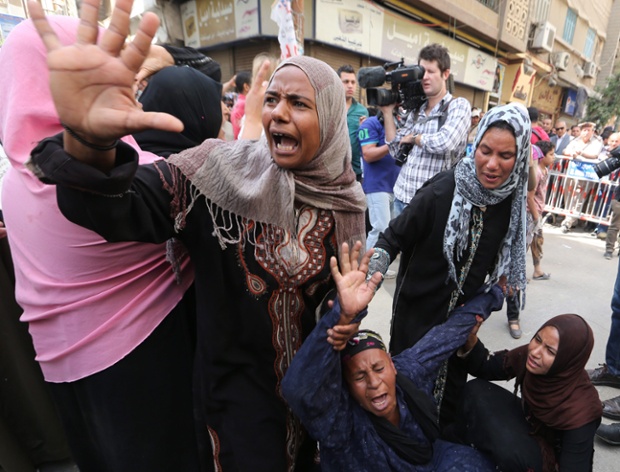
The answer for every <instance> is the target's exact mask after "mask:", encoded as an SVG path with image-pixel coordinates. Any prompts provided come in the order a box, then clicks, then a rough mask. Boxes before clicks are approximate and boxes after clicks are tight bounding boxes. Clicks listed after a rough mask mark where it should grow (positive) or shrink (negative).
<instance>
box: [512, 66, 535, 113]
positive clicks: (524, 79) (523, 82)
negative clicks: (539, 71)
mask: <svg viewBox="0 0 620 472" xmlns="http://www.w3.org/2000/svg"><path fill="white" fill-rule="evenodd" d="M534 77H536V72H535V71H534V72H533V73H532V74H531V75H527V74H526V73H525V71H524V69H523V63H519V64H511V65H509V66H507V67H506V76H505V78H504V80H505V81H506V82H507V83H508V84H510V83H512V87H511V88H510V90H509V92H510V96H509V97H508V99H507V100H506V101H507V102H520V103H523V104H524V105H525V106H528V105H529V97H530V94H531V92H532V86H533V84H534Z"/></svg>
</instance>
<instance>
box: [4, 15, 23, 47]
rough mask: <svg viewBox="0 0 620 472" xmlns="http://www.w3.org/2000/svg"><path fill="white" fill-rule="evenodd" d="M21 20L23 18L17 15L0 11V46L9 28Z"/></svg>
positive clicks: (9, 30)
mask: <svg viewBox="0 0 620 472" xmlns="http://www.w3.org/2000/svg"><path fill="white" fill-rule="evenodd" d="M22 21H24V19H23V18H20V17H19V16H13V15H5V14H4V13H0V46H2V44H3V43H4V41H5V40H6V37H7V36H8V35H9V33H10V32H11V30H12V29H13V28H15V27H16V26H17V25H18V24H20V23H21V22H22Z"/></svg>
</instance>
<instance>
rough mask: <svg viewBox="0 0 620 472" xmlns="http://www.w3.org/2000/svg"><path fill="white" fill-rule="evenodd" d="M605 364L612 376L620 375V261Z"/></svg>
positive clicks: (612, 302)
mask: <svg viewBox="0 0 620 472" xmlns="http://www.w3.org/2000/svg"><path fill="white" fill-rule="evenodd" d="M605 363H606V364H607V369H608V370H609V372H610V373H611V374H613V375H620V261H619V262H618V273H617V274H616V284H615V285H614V294H613V296H612V297H611V328H610V330H609V339H607V348H606V349H605Z"/></svg>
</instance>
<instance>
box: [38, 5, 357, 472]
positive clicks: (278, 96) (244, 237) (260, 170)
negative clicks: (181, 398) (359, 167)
mask: <svg viewBox="0 0 620 472" xmlns="http://www.w3.org/2000/svg"><path fill="white" fill-rule="evenodd" d="M84 5H85V6H83V10H82V23H81V25H80V27H79V30H78V42H77V43H76V44H75V45H72V46H68V47H60V45H59V44H58V42H57V41H56V40H55V39H54V35H53V34H52V33H51V32H50V31H49V28H48V26H47V22H46V20H45V18H44V17H43V15H42V14H41V12H40V10H39V11H38V12H34V13H33V18H34V19H35V22H36V24H37V29H38V30H39V32H40V34H41V36H42V38H43V39H44V41H45V43H46V45H47V48H48V50H49V58H48V63H49V67H50V77H51V79H50V80H51V89H52V94H53V96H54V101H55V104H56V107H57V109H58V113H59V115H60V118H61V120H63V122H64V123H65V125H67V126H68V128H69V129H70V130H71V131H66V132H65V133H64V135H62V136H54V137H50V138H48V139H46V140H43V141H42V142H41V143H40V144H39V145H38V146H37V148H36V149H35V150H34V151H33V153H32V160H33V162H32V165H33V168H34V169H35V170H36V172H37V174H38V175H44V176H45V178H46V179H47V181H48V182H52V183H55V184H57V195H58V203H59V206H60V209H61V211H62V212H63V214H64V215H65V216H66V217H67V218H68V219H70V220H71V221H73V222H75V223H77V224H79V225H82V226H85V227H87V228H90V229H93V230H95V231H96V232H98V233H99V234H101V235H102V236H104V237H105V238H106V239H107V240H109V241H121V240H122V241H126V240H133V241H144V242H162V241H166V240H167V239H169V238H171V237H176V238H178V239H179V240H181V241H182V242H183V243H184V245H185V246H186V248H187V250H188V252H189V254H190V257H191V259H192V262H193V264H194V267H195V271H196V293H197V323H198V339H197V350H198V354H197V360H196V362H197V366H196V376H195V381H196V384H195V391H196V401H197V404H196V408H197V415H198V417H197V421H198V431H199V434H201V435H202V436H201V437H200V438H199V441H200V443H201V444H202V445H204V446H205V450H204V453H205V455H204V456H203V457H204V459H205V462H204V464H205V466H212V465H213V464H214V463H215V464H217V465H218V466H221V467H222V468H223V470H252V471H262V470H264V471H269V472H271V471H274V470H291V471H292V470H294V469H297V470H307V469H308V468H309V467H312V464H313V463H314V456H315V447H314V442H313V441H312V440H310V438H309V437H308V435H307V434H306V433H305V431H304V429H303V428H302V426H301V424H300V422H299V420H298V419H297V418H296V417H295V416H294V415H293V413H292V412H291V411H290V409H288V407H287V405H286V403H285V402H284V400H283V398H282V394H281V381H282V378H283V377H284V374H285V373H286V370H287V369H288V366H289V365H290V362H291V360H292V358H293V356H294V355H295V354H296V352H297V351H298V349H299V348H300V346H301V344H302V342H303V340H304V339H305V338H306V336H307V335H308V334H309V333H310V331H311V330H312V328H313V327H314V325H315V324H316V319H317V308H318V307H319V306H320V305H321V303H322V302H323V300H324V298H325V296H326V294H327V293H328V292H330V290H331V289H332V288H333V287H334V279H333V277H332V276H331V274H330V267H329V260H330V258H331V257H332V256H335V255H337V254H338V251H339V248H340V247H341V245H342V243H344V242H349V243H352V242H354V241H357V240H363V238H364V232H365V228H364V208H365V206H364V195H363V192H362V190H361V187H360V186H359V184H358V183H357V182H356V181H355V175H354V173H353V170H352V168H351V163H350V162H351V151H350V148H349V142H348V139H346V137H347V131H346V129H347V128H346V126H347V125H346V108H345V97H344V91H343V89H342V85H341V83H340V80H339V79H338V76H337V75H336V73H335V72H334V71H333V69H332V68H331V67H329V66H328V65H327V64H325V63H323V62H321V61H318V60H316V59H312V58H308V57H297V58H293V59H290V60H288V61H285V62H283V63H282V64H280V65H279V67H278V69H277V70H276V71H275V73H274V75H273V76H272V78H271V80H270V82H269V85H268V86H267V90H266V92H265V100H264V104H263V108H262V124H263V128H264V131H265V137H264V138H261V139H260V140H258V141H236V142H231V143H225V142H222V141H219V140H207V141H205V142H204V143H203V144H202V145H200V146H198V147H196V148H193V149H191V150H187V151H184V152H182V153H180V154H176V155H173V156H171V157H170V158H169V159H168V160H167V161H159V162H157V163H155V164H154V165H147V166H138V165H137V161H136V159H135V154H134V152H133V150H132V149H129V148H128V147H127V146H126V145H125V144H124V143H122V142H121V143H118V144H116V140H117V139H118V138H119V137H121V136H122V135H123V134H125V133H130V132H131V133H133V132H135V131H137V130H139V129H146V128H157V129H163V130H168V131H179V130H180V126H179V123H178V121H177V120H176V119H174V118H172V117H170V116H168V115H163V114H153V113H145V112H143V111H141V110H140V109H139V107H138V106H137V105H136V104H135V102H134V101H133V95H132V91H131V87H132V84H133V75H134V74H135V73H136V71H137V70H138V69H139V67H140V62H141V61H142V60H144V57H145V56H146V54H147V52H148V45H149V43H150V38H151V37H152V35H153V34H154V32H155V29H156V26H157V19H156V18H154V17H153V16H152V15H150V14H146V15H145V16H144V17H143V19H142V22H141V25H140V27H139V31H138V33H137V34H136V36H135V39H134V40H133V41H132V42H131V43H129V44H128V45H127V46H125V47H124V48H123V41H124V37H125V35H126V34H127V29H128V24H129V13H128V12H129V10H130V6H131V2H130V1H127V0H120V1H119V2H118V3H117V5H116V8H115V10H114V13H113V15H112V21H111V24H110V28H109V29H108V31H107V32H105V33H104V34H103V35H102V36H101V40H100V42H99V44H98V45H95V44H94V43H95V40H96V36H97V35H96V34H93V32H92V26H91V25H94V22H95V18H96V6H97V2H93V1H92V0H88V2H85V4H84ZM36 8H38V7H36V6H35V9H36ZM63 87H64V88H63ZM61 88H63V89H61ZM65 90H71V93H66V91H65ZM78 108H79V109H78ZM80 189H89V192H85V191H81V190H80ZM111 196H114V197H115V198H110V197H111ZM347 328H348V329H351V330H353V329H355V327H350V326H347V327H343V328H342V329H347ZM339 329H340V328H339ZM208 444H213V446H214V451H213V455H214V456H213V457H211V456H208V454H209V453H210V448H209V447H207V445H208Z"/></svg>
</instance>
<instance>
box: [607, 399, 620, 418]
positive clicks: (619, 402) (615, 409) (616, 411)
mask: <svg viewBox="0 0 620 472" xmlns="http://www.w3.org/2000/svg"><path fill="white" fill-rule="evenodd" d="M603 416H604V417H605V418H611V419H612V420H620V396H619V397H614V398H610V399H609V400H605V401H604V402H603Z"/></svg>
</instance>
